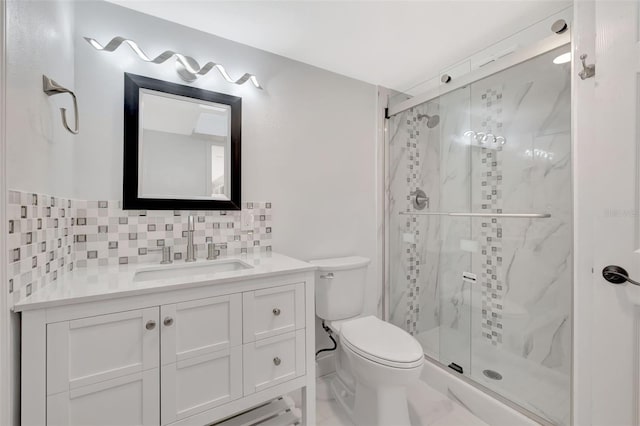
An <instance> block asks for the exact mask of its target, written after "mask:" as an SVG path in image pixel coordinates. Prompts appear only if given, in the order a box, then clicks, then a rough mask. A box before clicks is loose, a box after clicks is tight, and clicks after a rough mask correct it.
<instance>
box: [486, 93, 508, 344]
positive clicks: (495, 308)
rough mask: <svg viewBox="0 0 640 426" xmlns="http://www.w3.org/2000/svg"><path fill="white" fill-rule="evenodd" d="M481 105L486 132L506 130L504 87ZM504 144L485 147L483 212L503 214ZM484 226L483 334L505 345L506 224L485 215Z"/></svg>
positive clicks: (487, 95) (493, 341) (492, 342)
mask: <svg viewBox="0 0 640 426" xmlns="http://www.w3.org/2000/svg"><path fill="white" fill-rule="evenodd" d="M481 105H482V106H483V107H484V113H485V114H486V115H485V117H484V118H483V121H482V123H481V127H482V131H483V132H485V133H494V134H496V135H499V134H500V131H501V130H502V90H501V89H500V88H490V89H487V91H486V92H485V93H483V94H482V101H481ZM501 152H502V146H500V145H495V146H493V147H492V148H485V147H483V148H481V153H480V159H481V165H480V167H481V168H482V172H481V182H480V184H481V188H482V189H481V197H482V201H481V205H480V209H481V210H482V211H487V212H491V213H502V204H503V203H502V173H503V167H502V159H501ZM480 226H481V229H480V249H481V255H480V262H481V274H480V284H481V294H482V336H483V337H484V338H485V339H487V340H488V341H489V342H490V343H491V344H492V345H494V346H498V345H501V344H502V337H503V336H502V329H503V318H502V304H503V300H504V295H505V285H504V279H503V277H504V276H503V271H502V223H501V221H500V220H499V219H497V218H484V219H483V220H482V221H481V224H480Z"/></svg>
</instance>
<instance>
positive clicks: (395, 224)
mask: <svg viewBox="0 0 640 426" xmlns="http://www.w3.org/2000/svg"><path fill="white" fill-rule="evenodd" d="M409 114H410V111H404V112H402V113H400V114H397V115H395V116H393V117H391V118H390V119H389V122H388V125H389V149H388V152H389V162H388V164H389V187H388V192H387V197H388V200H389V211H388V217H389V223H388V226H389V232H388V236H389V241H388V242H387V244H388V249H387V250H388V257H389V263H388V265H389V321H390V322H391V323H393V324H395V325H397V326H399V327H402V328H405V329H406V323H405V321H406V312H407V309H406V307H407V300H408V299H407V295H408V289H409V288H408V285H407V284H408V283H407V278H406V277H407V275H408V265H407V264H406V262H403V259H404V257H405V252H406V248H405V247H404V246H405V243H404V235H405V217H404V216H402V215H400V212H402V211H404V210H405V209H406V197H407V194H408V182H407V180H408V176H409V172H408V168H407V164H408V161H409V160H408V155H409V154H408V149H407V135H408V128H409V126H408V122H409V119H408V117H409Z"/></svg>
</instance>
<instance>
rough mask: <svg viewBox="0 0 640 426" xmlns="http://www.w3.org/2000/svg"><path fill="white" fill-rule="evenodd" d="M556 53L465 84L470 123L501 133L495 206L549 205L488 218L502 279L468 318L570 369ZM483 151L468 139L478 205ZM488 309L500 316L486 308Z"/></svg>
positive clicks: (564, 171) (564, 163)
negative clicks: (492, 100)
mask: <svg viewBox="0 0 640 426" xmlns="http://www.w3.org/2000/svg"><path fill="white" fill-rule="evenodd" d="M557 54H558V53H556V52H551V53H549V54H547V55H543V56H541V57H539V58H536V59H533V60H531V61H529V62H527V63H525V64H523V65H521V66H519V67H515V68H513V69H510V70H507V71H504V72H502V73H500V74H498V75H495V76H492V77H490V78H488V79H485V80H483V81H481V82H477V83H474V85H472V128H473V129H474V130H475V129H476V128H478V129H482V126H483V125H484V126H485V127H486V128H488V127H489V124H490V125H491V126H494V127H495V129H496V130H493V131H494V132H495V133H496V134H500V135H502V136H504V137H505V139H506V143H505V144H504V145H503V146H501V147H499V149H498V150H493V152H494V155H495V157H492V158H496V159H497V160H498V163H499V165H498V169H497V173H499V176H500V180H499V182H498V184H497V185H498V193H497V194H494V196H496V197H498V200H497V202H498V203H499V208H501V209H502V210H503V211H504V212H518V213H550V214H551V218H548V219H498V220H497V223H496V224H493V225H494V226H495V227H496V228H495V233H494V234H493V237H494V238H497V239H498V240H499V241H498V244H497V245H495V246H497V247H498V249H499V250H500V253H501V256H500V257H501V262H500V265H497V266H498V268H497V270H496V280H495V283H494V284H495V285H496V286H497V285H500V286H501V288H500V289H498V288H496V289H489V290H492V291H488V292H487V291H486V289H485V288H483V289H482V290H483V291H484V294H483V296H486V295H487V294H489V295H490V296H491V297H492V300H489V303H490V309H487V310H486V311H487V312H480V313H479V314H477V315H479V317H477V318H476V317H474V319H473V322H474V323H475V322H480V323H482V324H483V325H484V324H486V321H487V320H493V321H494V323H493V324H492V325H493V326H494V327H493V328H491V329H489V331H491V332H497V334H498V336H495V335H492V338H489V340H491V341H492V342H493V343H497V344H499V345H500V347H501V348H502V349H503V350H507V351H509V352H511V353H514V354H516V355H518V356H521V357H523V358H525V359H528V360H530V361H532V362H534V363H536V364H540V365H542V366H545V367H548V368H552V369H555V370H558V371H560V372H563V373H565V374H569V372H570V365H571V363H570V361H571V359H570V356H571V352H570V347H571V345H570V330H571V315H570V314H571V279H572V273H571V256H572V251H571V241H572V239H571V211H572V207H571V206H572V204H571V165H570V158H571V153H570V144H571V136H570V74H569V70H570V68H569V66H568V65H555V64H553V63H552V59H553V58H554V57H555V56H554V55H556V56H557ZM493 91H495V92H496V93H501V95H502V96H501V102H499V105H500V109H501V112H500V113H498V112H497V108H496V109H494V110H492V111H491V112H490V114H493V116H494V117H496V116H498V115H496V114H500V115H499V117H500V122H501V123H502V126H501V127H499V128H498V127H497V125H496V124H494V123H489V122H488V121H487V120H486V119H487V102H488V101H487V99H486V96H485V95H488V94H493ZM483 96H485V98H484V99H483ZM495 105H496V104H494V108H495ZM498 129H499V130H498ZM489 151H490V150H488V149H486V148H475V150H474V152H473V153H472V155H473V156H474V157H473V159H472V164H474V165H475V164H478V165H479V167H477V168H476V169H474V175H473V176H474V177H473V186H472V196H473V197H474V198H473V205H474V209H476V210H475V211H481V209H482V204H483V203H486V201H487V200H486V199H485V200H483V199H482V197H481V195H482V188H481V187H479V184H480V185H481V184H482V182H483V176H481V174H482V173H483V172H486V169H483V167H482V166H484V165H485V164H483V163H482V160H483V159H487V154H488V153H489ZM485 178H486V176H485ZM485 181H486V180H485ZM476 222H478V224H479V225H480V228H476V227H474V237H475V238H480V240H482V238H483V236H482V229H483V228H482V223H486V222H483V221H482V220H480V219H474V223H476ZM489 226H491V225H489ZM485 229H486V228H485ZM497 229H500V237H499V238H498V234H497ZM494 242H495V241H493V243H494ZM490 246H491V245H490ZM482 260H486V258H485V259H483V258H482V256H475V257H474V265H473V267H474V269H478V270H482V269H483V266H482V264H481V261H482ZM493 290H496V291H493ZM493 300H495V302H493ZM491 302H493V303H491ZM483 308H484V307H483ZM489 313H491V314H497V317H494V318H492V317H491V316H490V315H489V316H487V314H489ZM483 321H484V322H483ZM498 325H499V326H500V327H499V328H498ZM477 332H478V330H477V329H474V333H477ZM482 332H483V333H486V332H487V329H486V328H483V329H482ZM476 335H477V334H476ZM482 335H483V337H484V338H485V339H488V336H487V335H486V334H482ZM496 337H497V338H498V340H497V342H496Z"/></svg>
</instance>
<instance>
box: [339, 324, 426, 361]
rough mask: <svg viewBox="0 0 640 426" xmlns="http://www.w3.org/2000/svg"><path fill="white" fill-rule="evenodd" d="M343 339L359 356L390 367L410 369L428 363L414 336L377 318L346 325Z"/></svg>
mask: <svg viewBox="0 0 640 426" xmlns="http://www.w3.org/2000/svg"><path fill="white" fill-rule="evenodd" d="M340 339H341V342H342V344H343V345H344V347H345V348H346V349H348V350H350V351H352V352H354V353H355V354H356V355H359V356H361V357H363V358H366V359H368V360H369V361H373V362H375V363H378V364H382V365H385V366H387V367H393V368H402V369H410V368H416V367H420V366H422V364H423V363H424V353H423V351H422V346H421V345H420V343H418V341H417V340H416V339H415V338H414V337H413V336H411V335H410V334H409V333H407V332H406V331H404V330H402V329H401V328H399V327H396V326H395V325H393V324H390V323H388V322H385V321H382V320H380V319H378V318H376V317H374V316H366V317H362V318H356V319H353V320H349V321H345V322H344V323H343V324H341V330H340Z"/></svg>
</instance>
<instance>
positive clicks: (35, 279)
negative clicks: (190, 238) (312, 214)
mask: <svg viewBox="0 0 640 426" xmlns="http://www.w3.org/2000/svg"><path fill="white" fill-rule="evenodd" d="M243 211H249V212H250V213H251V214H253V216H254V226H253V229H252V230H248V231H243V230H241V222H240V218H241V211H237V210H234V211H209V210H207V211H161V210H153V211H151V210H150V211H146V210H122V208H121V202H120V201H87V200H70V199H65V198H58V197H53V196H49V195H42V194H34V193H27V192H19V191H9V200H8V203H7V216H8V220H9V224H8V238H7V242H8V244H7V248H8V257H9V259H8V260H9V261H8V265H9V267H8V271H7V272H8V279H9V293H10V294H11V297H12V300H13V301H14V303H15V302H17V301H19V300H20V299H22V298H24V297H26V296H28V295H30V294H31V293H32V292H34V291H36V290H37V289H40V288H42V287H44V286H46V285H47V284H49V283H51V282H53V281H55V280H57V279H58V278H59V277H60V276H61V275H62V274H64V273H68V272H70V271H72V270H73V269H74V267H75V268H79V267H86V266H90V265H110V264H128V263H139V262H146V261H149V262H155V261H158V262H159V261H160V259H161V257H162V254H161V249H162V247H164V246H171V247H172V249H173V253H172V256H173V257H174V259H175V260H181V259H183V258H184V257H185V256H186V247H187V220H188V216H189V215H193V216H194V217H195V231H194V243H195V244H196V247H197V256H198V257H199V258H203V257H206V255H207V244H208V243H214V244H216V248H217V250H219V254H220V255H223V256H224V255H237V254H243V253H252V252H254V251H271V250H272V245H271V241H272V231H273V225H272V223H273V222H272V209H271V203H270V202H247V203H244V204H243Z"/></svg>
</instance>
